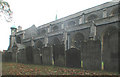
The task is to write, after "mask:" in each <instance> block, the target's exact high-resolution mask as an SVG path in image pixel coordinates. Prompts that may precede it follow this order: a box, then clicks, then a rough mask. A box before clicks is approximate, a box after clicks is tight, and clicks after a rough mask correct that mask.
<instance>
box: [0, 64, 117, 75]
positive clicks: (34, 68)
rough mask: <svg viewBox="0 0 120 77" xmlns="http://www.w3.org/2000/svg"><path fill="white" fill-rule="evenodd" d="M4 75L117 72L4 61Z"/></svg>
mask: <svg viewBox="0 0 120 77" xmlns="http://www.w3.org/2000/svg"><path fill="white" fill-rule="evenodd" d="M2 75H117V73H112V72H105V71H89V70H83V69H80V68H67V67H58V66H43V65H33V64H21V63H7V62H4V63H3V64H2Z"/></svg>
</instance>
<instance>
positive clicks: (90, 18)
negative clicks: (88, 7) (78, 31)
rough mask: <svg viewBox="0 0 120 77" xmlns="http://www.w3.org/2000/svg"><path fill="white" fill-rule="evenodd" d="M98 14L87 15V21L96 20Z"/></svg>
mask: <svg viewBox="0 0 120 77" xmlns="http://www.w3.org/2000/svg"><path fill="white" fill-rule="evenodd" d="M97 18H98V16H97V15H96V14H91V15H90V16H88V17H87V21H88V22H89V21H93V20H96V19H97Z"/></svg>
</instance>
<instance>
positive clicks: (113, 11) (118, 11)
mask: <svg viewBox="0 0 120 77" xmlns="http://www.w3.org/2000/svg"><path fill="white" fill-rule="evenodd" d="M119 13H120V10H119V9H118V7H116V8H113V10H112V11H111V13H110V16H113V15H116V14H119Z"/></svg>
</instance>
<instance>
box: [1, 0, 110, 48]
mask: <svg viewBox="0 0 120 77" xmlns="http://www.w3.org/2000/svg"><path fill="white" fill-rule="evenodd" d="M5 1H7V2H8V3H9V5H10V8H11V10H12V11H13V19H12V22H6V21H5V19H4V17H2V16H0V50H7V48H8V46H9V37H10V34H11V33H10V27H11V26H12V25H15V26H16V27H18V26H22V28H23V29H27V28H29V27H30V26H32V25H33V24H35V26H36V27H38V26H40V25H43V24H46V23H49V22H51V21H54V20H55V17H56V14H57V18H58V19H60V18H63V17H65V16H69V15H71V14H74V13H77V12H79V11H82V10H85V9H88V8H91V7H94V6H97V5H100V4H103V3H105V2H109V1H111V0H5Z"/></svg>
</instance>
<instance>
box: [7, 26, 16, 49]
mask: <svg viewBox="0 0 120 77" xmlns="http://www.w3.org/2000/svg"><path fill="white" fill-rule="evenodd" d="M10 29H11V35H10V46H9V48H12V46H13V44H14V43H15V34H16V32H17V28H16V27H15V25H13V26H12V27H11V28H10Z"/></svg>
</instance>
